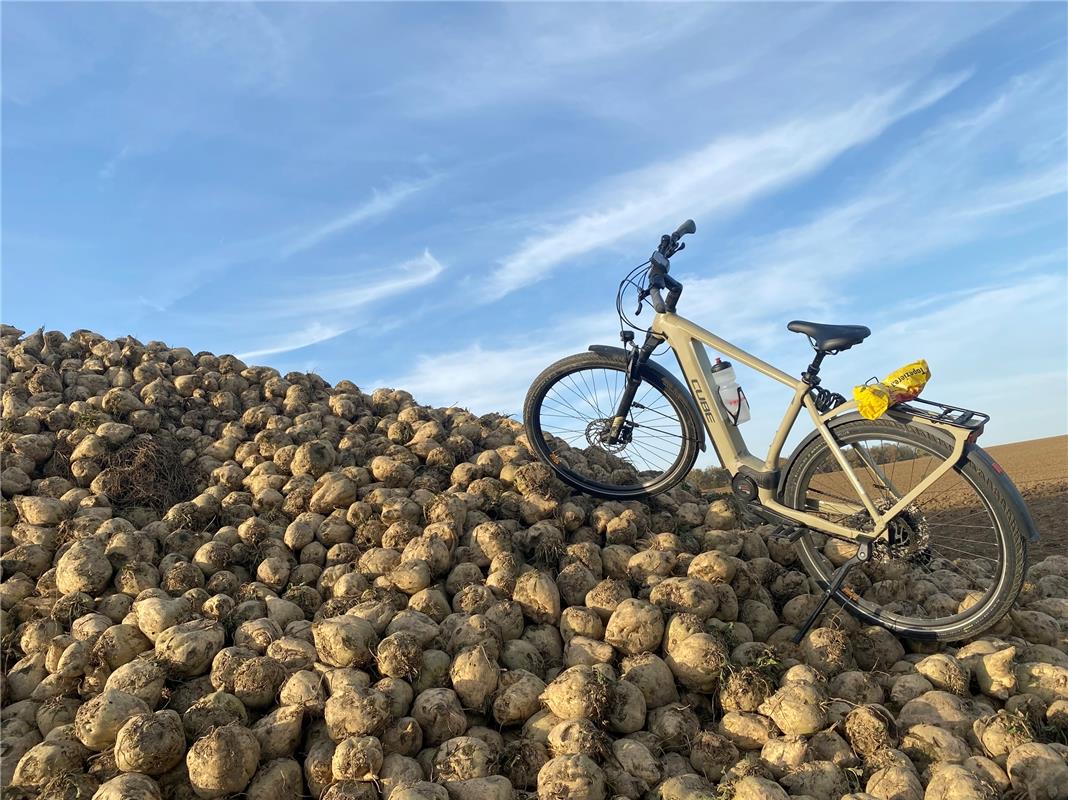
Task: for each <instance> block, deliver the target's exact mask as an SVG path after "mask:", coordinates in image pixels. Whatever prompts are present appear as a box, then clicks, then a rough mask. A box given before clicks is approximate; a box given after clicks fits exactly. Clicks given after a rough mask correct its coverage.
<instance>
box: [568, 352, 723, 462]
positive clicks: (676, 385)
mask: <svg viewBox="0 0 1068 800" xmlns="http://www.w3.org/2000/svg"><path fill="white" fill-rule="evenodd" d="M589 350H590V352H592V353H597V354H598V355H602V356H612V357H613V358H618V359H621V360H622V361H624V362H626V361H629V360H630V353H628V352H627V351H626V350H624V349H623V348H622V347H613V346H612V345H608V344H591V345H590V347H589ZM642 373H643V374H646V375H655V376H656V377H657V378H658V379H659V380H661V381H663V382H664V383H666V384H669V385H670V386H671V387H672V388H673V389H676V390H677V391H678V392H679V393H680V394H681V395H682V396H683V397H685V398H686V399H687V401H688V402H689V407H690V413H691V414H692V415H693V420H694V423H695V424H694V427H695V428H696V429H697V433H698V436H699V437H700V438H699V440H698V442H697V444H698V445H699V446H700V448H701V452H704V451H705V450H707V449H708V446H707V444H706V443H705V426H704V423H702V422H701V413H700V412H699V411H698V410H697V403H695V402H694V400H693V395H692V394H690V390H689V389H687V388H686V386H685V384H683V382H682V381H680V380H679V379H678V378H676V377H675V376H674V375H672V374H671V373H670V372H668V371H667V370H666V369H664V367H662V366H661V365H660V364H657V363H656V362H655V361H646V362H645V363H644V364H643V365H642Z"/></svg>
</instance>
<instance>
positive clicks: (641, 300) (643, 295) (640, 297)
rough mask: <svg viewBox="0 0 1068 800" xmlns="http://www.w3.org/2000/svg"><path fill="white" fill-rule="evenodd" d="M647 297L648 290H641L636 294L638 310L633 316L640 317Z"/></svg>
mask: <svg viewBox="0 0 1068 800" xmlns="http://www.w3.org/2000/svg"><path fill="white" fill-rule="evenodd" d="M648 296H649V290H648V289H642V290H641V291H640V292H638V308H637V309H635V311H634V316H636V317H638V316H641V313H642V309H643V308H645V298H646V297H648Z"/></svg>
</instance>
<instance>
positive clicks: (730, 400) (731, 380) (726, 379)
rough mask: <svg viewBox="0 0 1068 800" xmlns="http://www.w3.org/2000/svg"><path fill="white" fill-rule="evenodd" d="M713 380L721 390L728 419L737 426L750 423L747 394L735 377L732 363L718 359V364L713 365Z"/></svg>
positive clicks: (721, 398) (720, 395)
mask: <svg viewBox="0 0 1068 800" xmlns="http://www.w3.org/2000/svg"><path fill="white" fill-rule="evenodd" d="M712 380H713V381H714V382H715V384H716V388H717V389H718V390H719V399H720V400H721V401H722V402H723V407H724V408H725V409H726V410H727V418H728V419H729V420H730V421H731V422H733V423H734V424H735V425H741V424H742V423H743V422H748V421H749V419H750V416H749V401H748V400H746V399H745V392H743V391H742V387H741V386H739V385H738V381H737V380H736V379H735V377H734V367H732V366H731V362H729V361H723V360H722V359H719V358H717V359H716V363H715V364H713V365H712Z"/></svg>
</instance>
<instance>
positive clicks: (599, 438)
mask: <svg viewBox="0 0 1068 800" xmlns="http://www.w3.org/2000/svg"><path fill="white" fill-rule="evenodd" d="M611 430H612V420H610V419H595V420H593V421H591V422H590V424H589V425H587V426H586V441H587V442H589V444H590V446H591V447H596V448H597V449H598V450H603V451H604V452H606V453H621V452H623V451H624V450H626V449H627V445H628V444H630V440H631V436H632V433H633V426H632V425H631V424H630V423H629V422H627V423H624V424H623V427H622V429H620V431H619V439H617V440H616V443H615V444H609V442H608V437H609V434H610V433H611Z"/></svg>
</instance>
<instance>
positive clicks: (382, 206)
mask: <svg viewBox="0 0 1068 800" xmlns="http://www.w3.org/2000/svg"><path fill="white" fill-rule="evenodd" d="M431 183H432V180H425V181H420V182H416V183H399V184H397V185H395V186H392V187H390V188H389V189H385V190H383V191H379V190H378V189H372V190H371V197H370V199H369V200H366V201H365V202H363V203H361V204H360V205H358V206H356V207H355V208H352V209H350V210H348V211H346V212H345V213H344V214H342V215H341V216H339V217H336V218H335V219H332V220H328V221H327V222H324V223H321V224H319V225H317V226H315V227H313V228H311V229H310V230H307V231H303V232H301V233H299V234H297V235H295V236H294V237H293V238H292V240H291V241H289V242H288V243H287V244H286V245H284V246H283V247H282V250H281V255H282V257H283V258H289V257H290V256H294V255H296V254H297V253H302V252H304V251H305V250H311V249H312V248H313V247H317V246H318V245H320V244H322V243H323V242H325V241H326V240H327V239H331V238H333V237H335V236H338V235H340V234H342V233H344V232H346V231H348V230H350V229H351V228H354V227H356V226H358V225H361V224H363V223H366V222H370V221H371V220H375V219H379V218H381V217H384V216H386V215H387V214H389V213H390V212H392V211H394V210H396V209H397V208H398V207H399V206H400V205H401V204H402V203H404V201H406V200H407V199H408V198H409V197H411V196H413V195H415V194H418V193H419V192H421V191H423V189H425V188H427V186H429V185H430V184H431Z"/></svg>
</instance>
